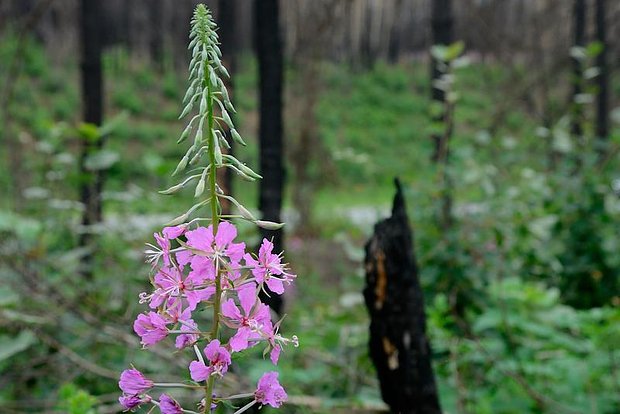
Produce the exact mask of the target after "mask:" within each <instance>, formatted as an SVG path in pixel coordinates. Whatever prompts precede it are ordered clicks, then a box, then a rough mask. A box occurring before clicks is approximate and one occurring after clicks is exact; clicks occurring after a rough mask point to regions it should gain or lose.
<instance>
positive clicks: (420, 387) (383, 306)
mask: <svg viewBox="0 0 620 414" xmlns="http://www.w3.org/2000/svg"><path fill="white" fill-rule="evenodd" d="M395 183H396V195H395V197H394V204H393V207H392V216H391V217H389V218H387V219H384V220H382V221H380V222H378V223H377V224H376V225H375V229H374V234H373V236H372V237H371V238H370V240H368V242H367V243H366V259H365V269H366V287H365V288H364V299H365V302H366V307H367V308H368V312H369V314H370V341H369V347H370V356H371V358H372V361H373V363H374V365H375V368H376V369H377V375H378V377H379V382H380V383H381V395H382V397H383V400H384V401H385V402H386V404H388V405H389V406H390V410H391V412H393V413H402V414H431V413H441V409H440V406H439V397H438V395H437V387H436V385H435V378H434V375H433V368H432V366H431V350H430V344H429V341H428V339H427V337H426V315H425V313H424V298H423V295H422V289H421V287H420V281H419V279H418V269H417V265H416V260H415V256H414V253H413V242H412V235H411V229H410V227H409V220H408V217H407V210H406V207H405V199H404V197H403V193H402V188H401V185H400V182H399V181H398V179H396V180H395Z"/></svg>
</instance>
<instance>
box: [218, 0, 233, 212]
mask: <svg viewBox="0 0 620 414" xmlns="http://www.w3.org/2000/svg"><path fill="white" fill-rule="evenodd" d="M236 9H237V7H236V0H219V3H218V8H217V10H218V23H219V27H220V32H219V35H220V43H221V46H220V49H221V51H222V61H223V63H224V66H225V67H226V69H227V70H228V73H229V74H230V78H224V83H225V85H226V88H227V89H228V95H229V96H231V97H233V96H234V85H233V82H232V80H233V79H234V78H235V72H236V69H237V45H238V41H237V36H236V31H235V28H236V24H235V23H236V19H235V16H236ZM230 115H231V116H232V117H233V118H234V116H235V115H234V114H230ZM225 136H226V140H227V141H228V142H229V143H230V149H229V150H228V151H227V152H228V154H231V155H233V151H234V145H235V143H234V141H233V139H232V136H231V132H230V129H228V128H226V131H225ZM220 171H222V175H223V177H221V179H219V180H218V181H219V182H221V183H223V188H222V189H223V190H224V192H225V193H226V194H230V195H233V171H232V170H231V169H230V168H222V169H220V170H218V173H219V172H220ZM230 207H231V206H230V202H228V200H222V212H223V213H224V214H229V213H230Z"/></svg>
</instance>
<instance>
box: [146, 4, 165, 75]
mask: <svg viewBox="0 0 620 414" xmlns="http://www.w3.org/2000/svg"><path fill="white" fill-rule="evenodd" d="M163 7H164V4H163V2H162V0H151V2H150V3H149V7H148V10H149V14H150V16H149V18H150V32H151V33H150V36H149V49H150V55H151V60H152V61H153V63H154V64H155V67H156V68H157V70H159V71H163V69H164V10H163Z"/></svg>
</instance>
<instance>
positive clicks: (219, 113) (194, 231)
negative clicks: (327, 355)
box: [119, 5, 298, 414]
mask: <svg viewBox="0 0 620 414" xmlns="http://www.w3.org/2000/svg"><path fill="white" fill-rule="evenodd" d="M189 48H190V49H191V50H192V60H191V63H190V66H189V71H190V75H189V83H190V86H189V88H188V90H187V93H186V94H185V98H184V99H183V102H184V105H185V108H184V109H183V111H182V113H181V116H180V118H184V117H186V116H188V115H190V114H192V113H194V112H193V108H194V106H195V105H196V104H198V111H197V112H198V113H197V114H195V115H193V116H192V117H191V118H190V120H189V122H188V124H187V127H186V128H185V130H184V131H183V133H182V134H181V137H180V139H179V143H180V142H183V141H185V140H186V139H187V138H188V137H189V136H190V135H192V133H193V131H194V128H195V133H194V134H193V136H194V142H193V144H192V145H191V147H190V148H189V150H188V151H187V153H186V154H185V156H184V157H183V158H182V159H181V161H180V163H179V165H178V166H177V168H176V170H175V172H174V174H179V173H181V172H183V171H185V170H186V169H188V166H195V165H196V167H194V168H193V169H190V171H189V173H188V174H187V177H186V178H185V179H184V180H182V181H181V182H180V183H179V184H177V185H175V186H173V187H171V188H169V189H168V190H165V191H162V193H164V194H172V193H174V192H176V191H178V190H180V189H181V188H183V187H186V186H187V185H188V184H189V183H191V182H195V181H196V180H197V183H196V187H195V192H194V194H195V197H196V198H200V197H203V194H204V199H203V200H202V201H200V202H198V203H197V204H195V205H194V206H192V207H191V208H190V209H189V211H187V212H186V213H185V214H183V215H181V216H179V217H177V218H176V219H174V220H173V221H172V222H170V223H169V224H168V227H164V228H163V230H162V232H161V233H155V234H154V237H155V243H154V244H149V249H148V250H147V251H146V253H147V262H149V263H150V264H151V265H152V273H151V274H152V276H151V283H152V285H153V291H152V292H150V293H147V292H144V293H141V294H140V303H144V304H148V306H149V308H150V310H149V311H148V312H145V313H142V314H140V315H138V317H137V319H136V320H135V322H134V324H133V328H134V331H135V332H136V334H138V336H139V337H140V338H141V343H142V346H143V347H144V348H148V347H150V346H152V345H155V344H156V343H158V342H160V341H163V340H164V339H167V338H168V337H171V339H174V344H175V347H176V348H177V349H179V350H188V351H191V352H192V353H193V354H195V355H194V356H193V357H192V358H193V361H191V362H190V363H189V364H188V371H189V377H190V378H191V381H189V380H188V381H182V382H178V383H174V382H173V383H157V382H153V381H152V380H150V379H149V378H147V377H146V376H145V375H144V374H143V373H142V372H140V371H138V370H137V369H136V368H134V367H132V368H131V369H127V370H125V371H123V373H122V374H121V376H120V381H119V387H120V388H121V390H122V391H123V394H122V396H121V397H120V398H119V401H120V403H121V405H122V406H123V407H124V408H125V409H126V410H133V409H135V408H137V407H139V406H141V405H143V404H147V405H151V410H152V409H154V408H155V406H157V407H159V409H160V411H161V412H162V413H164V414H179V413H198V412H200V413H207V412H211V411H213V410H215V409H216V408H217V406H218V405H219V404H220V403H224V402H226V403H227V404H231V402H232V401H234V400H237V399H246V400H247V399H251V401H250V402H249V403H248V404H246V405H245V406H243V407H241V408H240V409H238V410H237V411H236V412H235V413H236V414H240V413H242V412H244V411H246V410H247V409H249V408H250V407H252V406H253V405H255V404H259V405H270V406H272V407H279V406H280V405H282V403H283V402H285V401H286V399H287V395H286V392H285V391H284V389H283V388H282V386H281V385H280V383H279V382H278V373H277V372H275V371H272V372H266V373H265V374H264V375H263V376H262V377H261V378H260V380H259V381H258V384H257V387H256V389H255V391H254V392H252V393H247V394H237V395H232V396H221V395H219V394H218V393H217V392H216V390H215V387H214V384H215V382H216V380H218V379H220V378H222V377H223V376H224V375H226V373H227V372H228V368H229V366H230V364H231V360H232V358H233V357H234V356H235V354H236V353H238V352H241V351H243V350H245V349H248V348H251V347H254V346H262V347H264V353H263V355H265V356H266V355H267V354H268V355H269V358H270V360H271V362H272V363H273V364H274V365H275V364H277V363H278V358H279V357H280V353H281V351H282V348H283V347H284V346H286V345H289V344H292V345H293V346H297V345H298V341H297V337H295V336H293V337H291V338H285V337H283V336H282V335H280V334H279V332H278V330H279V326H280V322H281V321H279V322H277V323H273V322H272V320H271V313H270V310H269V307H268V306H266V305H265V304H263V303H262V302H261V301H260V300H259V299H258V294H259V292H260V291H261V290H264V289H265V286H267V287H268V288H269V289H270V290H271V291H273V292H275V293H278V294H281V293H283V292H284V288H285V286H286V285H289V284H290V283H291V281H292V280H293V279H294V278H295V275H293V274H291V273H290V272H289V270H288V268H287V266H286V265H285V264H283V263H282V261H281V255H278V254H274V253H273V244H272V243H271V242H270V241H269V240H267V239H264V240H263V241H262V245H261V246H260V249H259V252H258V255H252V254H250V253H248V252H246V246H245V243H243V242H237V241H236V240H235V239H236V237H237V229H236V228H235V226H234V225H233V224H232V223H231V222H230V221H229V220H230V219H233V218H239V219H245V220H248V221H252V222H253V223H255V224H257V225H258V226H261V227H264V228H268V229H277V228H279V227H281V226H282V225H281V224H278V223H272V222H267V221H262V220H256V219H255V218H254V217H253V216H252V214H251V213H250V212H249V211H248V210H247V209H246V208H244V207H243V206H242V205H241V204H239V202H237V201H236V200H235V199H234V198H232V197H230V196H228V195H226V194H224V193H223V191H222V190H221V188H220V187H219V186H218V185H217V182H216V170H217V169H218V168H224V167H225V168H231V169H233V170H234V171H235V172H236V173H237V174H239V175H240V176H241V177H243V178H245V179H248V180H254V179H256V178H260V176H259V175H258V174H256V173H255V172H253V171H252V170H251V169H250V168H248V167H247V166H246V165H245V164H243V163H241V162H240V161H239V160H237V159H236V158H234V157H233V156H231V155H228V154H225V153H223V151H222V150H221V148H222V147H225V148H228V147H229V143H228V142H227V141H226V139H225V135H224V134H223V132H222V127H223V126H224V125H225V126H227V127H228V128H229V129H230V131H231V136H232V138H233V139H234V140H235V141H236V142H239V143H240V144H242V145H245V143H244V142H243V140H242V139H241V137H240V136H239V134H238V132H237V131H236V130H235V128H234V125H233V122H232V120H231V117H230V115H229V112H230V113H234V112H235V110H234V108H233V106H232V104H231V102H230V99H229V97H228V92H227V91H226V87H225V86H224V82H223V81H222V79H221V78H220V75H223V76H228V72H227V71H226V69H225V68H224V66H223V65H222V62H221V60H220V58H221V52H220V49H219V47H218V36H217V33H216V25H215V23H214V22H213V19H212V17H211V13H210V12H209V10H208V9H207V8H206V7H205V6H204V5H198V7H196V10H195V12H194V16H193V19H192V21H191V32H190V44H189ZM203 158H206V160H207V162H206V166H197V165H199V164H200V161H201V160H202V159H203ZM221 199H226V200H228V201H229V202H231V203H232V204H234V205H235V206H236V207H237V209H238V210H239V215H222V214H221V212H220V211H221V207H220V200H221ZM203 206H209V210H210V217H208V218H200V217H198V218H193V219H191V216H193V214H194V213H195V212H196V211H197V210H198V209H199V208H200V207H203ZM205 222H206V223H208V226H207V227H204V226H202V225H201V223H205ZM205 307H211V308H212V311H213V318H212V326H211V328H210V329H208V330H205V329H204V328H201V327H199V326H198V324H197V323H196V322H195V321H194V319H193V318H192V312H194V311H196V310H197V309H203V308H205ZM224 326H225V327H227V328H229V329H230V331H231V332H229V334H230V335H226V336H222V337H221V336H220V333H221V332H220V330H221V328H222V327H224ZM223 337H229V338H230V339H228V340H227V341H224V340H223V339H222V338H223ZM170 387H182V388H188V389H202V390H204V398H202V399H201V400H200V401H199V402H197V404H196V406H197V408H195V409H196V410H197V411H192V410H189V409H184V408H182V407H181V405H180V404H179V403H178V402H177V401H175V400H174V399H173V398H172V397H170V396H169V395H168V394H165V393H159V395H158V396H156V394H155V392H154V390H156V389H160V388H163V389H165V388H170ZM149 412H150V411H149Z"/></svg>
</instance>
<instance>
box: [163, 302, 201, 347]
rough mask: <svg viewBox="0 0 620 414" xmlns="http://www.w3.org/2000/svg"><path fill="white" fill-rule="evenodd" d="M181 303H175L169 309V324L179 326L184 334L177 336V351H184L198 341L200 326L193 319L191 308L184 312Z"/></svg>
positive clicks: (167, 314)
mask: <svg viewBox="0 0 620 414" xmlns="http://www.w3.org/2000/svg"><path fill="white" fill-rule="evenodd" d="M181 305H182V304H181V303H180V302H176V303H173V304H172V305H171V306H169V307H168V309H167V313H166V316H167V323H169V324H170V323H173V324H177V323H178V324H179V325H180V327H179V330H180V331H182V332H187V333H181V334H179V335H178V336H177V338H176V340H175V347H176V348H177V349H183V348H186V347H188V346H190V345H193V344H194V343H195V342H196V341H198V338H199V336H198V334H197V333H196V332H197V331H198V325H197V324H196V322H194V320H193V319H192V312H191V310H190V309H189V308H186V309H185V310H183V307H182V306H181Z"/></svg>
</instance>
